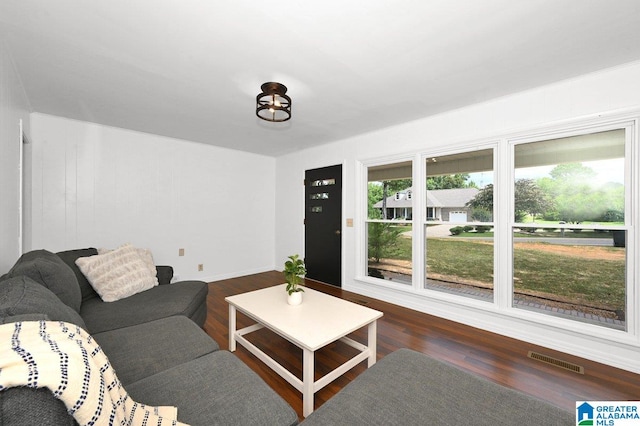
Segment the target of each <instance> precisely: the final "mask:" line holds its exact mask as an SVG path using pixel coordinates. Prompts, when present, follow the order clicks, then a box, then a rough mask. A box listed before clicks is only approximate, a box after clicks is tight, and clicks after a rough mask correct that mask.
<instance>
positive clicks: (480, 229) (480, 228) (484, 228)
mask: <svg viewBox="0 0 640 426" xmlns="http://www.w3.org/2000/svg"><path fill="white" fill-rule="evenodd" d="M490 230H491V227H490V226H487V225H478V226H476V232H478V233H480V234H484V233H485V232H489V231H490Z"/></svg>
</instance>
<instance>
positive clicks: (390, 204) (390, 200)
mask: <svg viewBox="0 0 640 426" xmlns="http://www.w3.org/2000/svg"><path fill="white" fill-rule="evenodd" d="M409 189H410V188H409ZM409 189H406V190H404V191H400V194H406V192H407V191H408V190H409ZM477 193H478V189H477V188H455V189H433V190H429V191H427V207H446V208H456V207H459V208H463V207H464V206H465V205H466V204H467V203H468V202H469V201H471V200H472V199H473V197H475V196H476V194H477ZM411 203H412V200H409V199H407V197H406V196H402V197H400V199H399V200H396V194H393V195H392V196H390V197H387V208H407V207H411V205H412V204H411ZM373 207H375V208H378V209H380V208H382V201H378V202H377V203H376V204H374V205H373Z"/></svg>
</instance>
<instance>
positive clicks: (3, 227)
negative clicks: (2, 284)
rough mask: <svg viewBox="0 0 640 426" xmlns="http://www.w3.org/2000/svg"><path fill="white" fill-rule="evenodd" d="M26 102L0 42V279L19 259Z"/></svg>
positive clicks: (16, 75) (9, 58)
mask: <svg viewBox="0 0 640 426" xmlns="http://www.w3.org/2000/svg"><path fill="white" fill-rule="evenodd" d="M29 110H30V106H29V101H28V99H27V96H26V94H25V91H24V88H23V87H22V83H21V82H20V78H19V76H18V73H17V72H16V70H15V67H14V64H13V61H12V59H11V56H10V54H9V52H8V50H7V48H6V46H5V44H4V41H3V40H2V39H0V275H1V274H3V273H5V272H6V271H7V270H8V269H9V268H11V266H12V265H13V264H14V263H15V261H16V260H17V259H18V257H19V256H20V254H21V253H20V245H19V243H18V238H19V236H20V229H19V224H20V222H19V214H20V213H19V212H20V203H19V191H18V188H19V186H20V181H21V179H22V177H21V175H20V170H19V165H20V144H21V142H20V131H19V122H20V120H21V119H22V121H23V126H24V132H25V133H26V134H28V133H29Z"/></svg>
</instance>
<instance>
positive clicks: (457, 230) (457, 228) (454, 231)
mask: <svg viewBox="0 0 640 426" xmlns="http://www.w3.org/2000/svg"><path fill="white" fill-rule="evenodd" d="M463 231H464V228H463V227H462V226H454V227H453V228H450V229H449V232H451V235H460V234H462V232H463Z"/></svg>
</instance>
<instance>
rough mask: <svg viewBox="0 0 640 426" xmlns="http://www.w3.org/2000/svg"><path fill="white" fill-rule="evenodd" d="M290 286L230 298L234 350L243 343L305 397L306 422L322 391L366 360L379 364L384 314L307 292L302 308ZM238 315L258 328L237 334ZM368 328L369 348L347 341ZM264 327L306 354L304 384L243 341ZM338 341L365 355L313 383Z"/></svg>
mask: <svg viewBox="0 0 640 426" xmlns="http://www.w3.org/2000/svg"><path fill="white" fill-rule="evenodd" d="M285 287H286V284H282V285H278V286H275V287H269V288H265V289H261V290H256V291H251V292H248V293H243V294H238V295H236V296H230V297H227V298H225V300H226V301H227V302H228V303H229V350H230V351H232V352H233V351H235V350H236V342H237V343H239V344H241V345H242V346H244V347H245V348H246V349H247V350H248V351H249V352H251V353H252V354H254V355H255V356H256V357H258V358H259V359H260V360H261V361H262V362H264V363H265V364H266V365H267V366H269V368H271V369H272V370H274V371H275V372H276V373H278V374H279V375H280V376H282V377H283V378H284V379H285V380H286V381H287V382H289V383H290V384H291V385H292V386H293V387H294V388H296V389H297V390H298V391H300V392H302V411H303V415H304V416H305V417H306V416H308V415H309V414H311V413H312V412H313V397H314V394H315V393H316V392H317V391H319V390H320V389H322V388H323V387H325V386H326V385H327V384H329V383H331V382H332V381H333V380H335V379H336V378H338V377H339V376H341V375H342V374H344V373H346V372H347V371H348V370H350V369H351V368H353V367H354V366H355V365H357V364H359V363H360V362H362V361H364V360H365V359H367V360H368V365H367V366H368V367H371V366H372V365H373V364H375V362H376V330H377V328H376V321H377V320H378V318H380V317H382V312H379V311H376V310H374V309H370V308H367V307H365V306H361V305H358V304H356V303H352V302H348V301H346V300H343V299H340V298H337V297H333V296H330V295H328V294H325V293H322V292H319V291H315V290H313V289H310V288H306V287H305V289H304V295H303V302H302V304H300V305H297V306H290V305H288V304H287V292H286V291H285ZM236 310H238V311H240V312H242V313H243V314H245V315H247V316H248V317H250V318H252V319H253V320H255V321H256V322H257V324H254V325H251V326H249V327H245V328H243V329H241V330H236ZM364 326H367V330H368V333H367V334H368V337H367V344H366V345H364V344H361V343H359V342H356V341H355V340H353V339H350V338H348V337H346V336H347V334H349V333H351V332H353V331H355V330H358V329H360V328H362V327H364ZM263 327H266V328H268V329H270V330H272V331H273V332H275V333H277V334H279V335H280V336H282V337H283V338H285V339H287V340H288V341H290V342H291V343H293V344H295V345H296V346H298V347H299V348H301V349H302V351H303V358H302V360H303V361H302V380H300V379H298V378H297V377H296V376H295V375H293V374H292V373H291V372H290V371H288V370H287V369H286V368H285V367H283V366H282V365H280V364H278V363H277V362H276V361H275V360H274V359H273V358H271V357H270V356H269V355H267V354H266V353H264V352H263V351H262V350H260V349H259V348H258V347H256V346H255V345H254V344H252V343H251V342H249V341H248V340H247V339H246V338H245V337H244V336H245V335H246V334H248V333H251V332H253V331H256V330H259V329H261V328H263ZM336 340H341V341H343V342H345V343H347V344H348V345H350V346H352V347H354V348H356V349H357V350H359V351H360V352H359V353H358V354H357V355H356V356H354V357H353V358H351V359H350V360H348V361H347V362H345V363H344V364H342V365H341V366H339V367H337V368H336V369H335V370H333V371H331V372H330V373H328V374H326V375H325V376H323V377H322V378H320V379H318V380H317V381H314V352H315V351H317V350H318V349H320V348H322V347H324V346H326V345H328V344H329V343H332V342H335V341H336Z"/></svg>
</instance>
